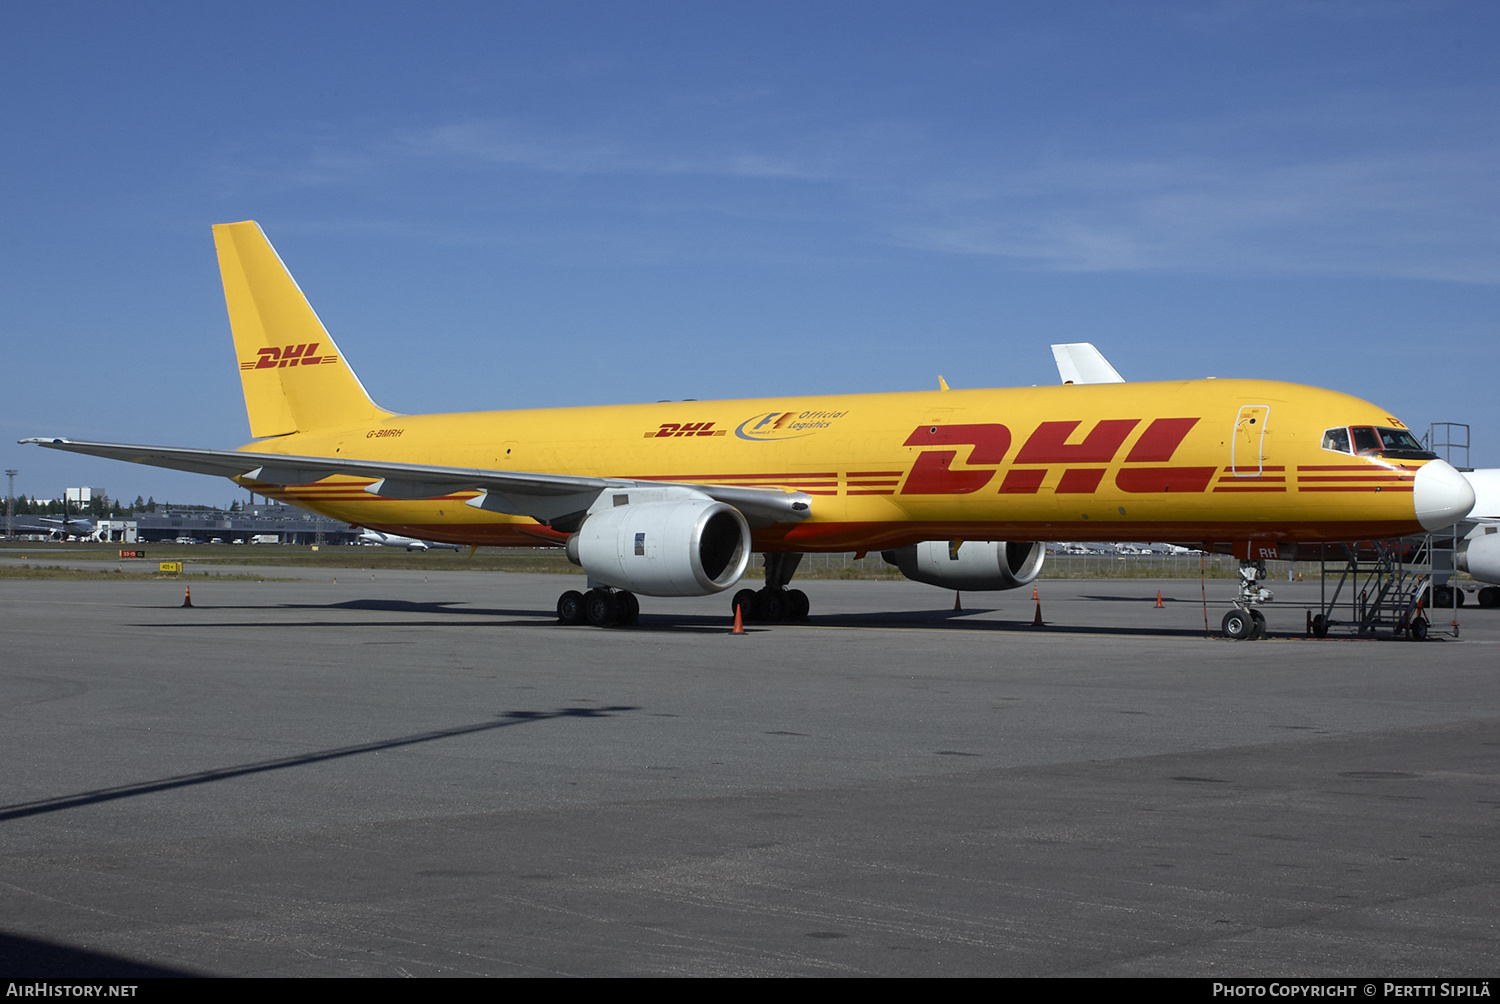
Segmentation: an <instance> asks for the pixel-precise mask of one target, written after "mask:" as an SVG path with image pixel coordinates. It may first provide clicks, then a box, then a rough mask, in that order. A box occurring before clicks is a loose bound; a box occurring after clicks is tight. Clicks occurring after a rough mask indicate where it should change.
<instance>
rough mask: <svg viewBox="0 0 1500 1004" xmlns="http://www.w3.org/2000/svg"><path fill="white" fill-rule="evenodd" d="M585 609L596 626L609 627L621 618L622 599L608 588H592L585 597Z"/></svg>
mask: <svg viewBox="0 0 1500 1004" xmlns="http://www.w3.org/2000/svg"><path fill="white" fill-rule="evenodd" d="M583 609H584V612H585V613H586V614H587V616H588V620H589V623H590V624H592V625H593V626H594V627H609V626H610V625H611V624H614V623H616V622H617V621H618V620H619V618H620V601H619V600H617V599H616V598H615V594H614V592H613V591H611V590H608V589H590V590H589V591H588V593H587V594H586V595H585V596H584V597H583Z"/></svg>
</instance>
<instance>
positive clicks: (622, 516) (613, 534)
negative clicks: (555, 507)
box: [568, 497, 750, 596]
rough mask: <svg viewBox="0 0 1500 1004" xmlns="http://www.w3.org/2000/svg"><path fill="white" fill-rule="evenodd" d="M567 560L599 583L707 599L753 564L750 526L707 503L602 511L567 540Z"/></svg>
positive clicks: (699, 500)
mask: <svg viewBox="0 0 1500 1004" xmlns="http://www.w3.org/2000/svg"><path fill="white" fill-rule="evenodd" d="M568 560H569V561H571V562H573V564H575V565H579V566H580V567H582V568H583V570H584V571H585V572H587V573H588V576H589V579H590V580H591V581H593V582H597V583H600V584H602V585H606V586H613V587H615V588H616V589H628V590H631V591H632V592H637V593H643V594H645V595H647V596H707V595H709V594H710V593H717V592H720V591H722V590H725V589H728V588H729V587H730V586H732V585H734V584H735V583H736V582H738V581H739V580H740V576H742V575H744V574H745V568H746V567H747V566H748V565H749V564H750V526H749V524H747V523H746V522H745V517H744V516H742V515H740V512H739V510H738V509H735V508H734V507H733V506H729V505H725V504H724V503H723V502H715V501H713V500H712V499H708V498H702V497H699V498H690V499H684V500H682V501H668V502H643V503H637V504H630V505H618V506H615V507H614V508H608V509H600V510H599V511H597V512H595V513H593V514H592V515H590V516H589V517H588V518H587V519H586V520H584V521H583V525H582V526H580V527H579V528H578V532H577V533H575V534H573V536H571V537H569V538H568Z"/></svg>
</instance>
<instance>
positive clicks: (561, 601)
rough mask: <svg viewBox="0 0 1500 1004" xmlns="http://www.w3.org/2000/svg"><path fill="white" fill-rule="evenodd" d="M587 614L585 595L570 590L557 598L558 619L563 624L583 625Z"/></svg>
mask: <svg viewBox="0 0 1500 1004" xmlns="http://www.w3.org/2000/svg"><path fill="white" fill-rule="evenodd" d="M586 617H587V614H585V613H584V609H583V594H582V593H580V592H579V591H578V590H576V589H569V590H568V591H567V592H565V593H563V594H562V595H561V596H559V597H558V598H557V619H558V621H559V622H561V623H563V624H582V623H583V622H584V620H585V619H586Z"/></svg>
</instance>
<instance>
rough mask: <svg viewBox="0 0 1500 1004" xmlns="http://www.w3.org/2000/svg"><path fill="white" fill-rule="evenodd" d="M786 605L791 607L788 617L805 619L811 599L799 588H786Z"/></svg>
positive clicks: (810, 606)
mask: <svg viewBox="0 0 1500 1004" xmlns="http://www.w3.org/2000/svg"><path fill="white" fill-rule="evenodd" d="M786 598H787V605H788V606H789V607H791V610H790V612H789V615H788V616H789V617H790V619H791V620H794V621H805V620H807V613H808V611H809V610H811V609H812V601H810V600H809V599H808V598H807V594H806V593H804V592H803V591H802V590H800V589H788V590H787V591H786Z"/></svg>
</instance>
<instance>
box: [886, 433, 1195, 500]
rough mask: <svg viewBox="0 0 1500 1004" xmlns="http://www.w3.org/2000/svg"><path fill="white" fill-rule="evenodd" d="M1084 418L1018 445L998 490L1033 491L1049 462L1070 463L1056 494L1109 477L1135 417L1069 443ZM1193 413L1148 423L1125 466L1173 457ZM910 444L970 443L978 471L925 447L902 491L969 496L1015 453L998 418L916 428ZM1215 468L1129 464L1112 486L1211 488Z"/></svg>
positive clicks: (951, 453)
mask: <svg viewBox="0 0 1500 1004" xmlns="http://www.w3.org/2000/svg"><path fill="white" fill-rule="evenodd" d="M1082 424H1083V423H1082V422H1043V423H1042V424H1041V425H1039V426H1037V428H1036V431H1035V432H1033V433H1032V434H1031V436H1030V438H1028V439H1027V440H1026V442H1025V443H1024V444H1023V445H1022V446H1021V449H1020V450H1019V452H1017V453H1016V458H1015V460H1013V461H1012V462H1011V469H1010V470H1009V471H1007V472H1006V474H1005V479H1004V480H1003V481H1002V482H1001V483H1000V488H999V491H1000V493H1001V494H1010V495H1034V494H1036V493H1037V492H1038V491H1039V490H1040V489H1041V487H1042V481H1043V480H1044V479H1045V478H1046V476H1047V473H1048V472H1049V471H1050V470H1051V467H1052V465H1055V464H1067V465H1068V466H1067V467H1066V468H1065V469H1064V470H1063V473H1062V477H1061V478H1060V479H1059V480H1058V483H1057V487H1056V488H1055V489H1054V491H1055V493H1056V494H1058V495H1088V494H1090V493H1092V492H1094V491H1095V490H1097V489H1098V487H1099V482H1100V481H1102V480H1103V479H1104V473H1105V469H1106V468H1105V467H1104V466H1082V465H1107V464H1109V463H1110V462H1112V461H1113V460H1114V459H1115V457H1116V456H1117V455H1118V454H1119V452H1120V448H1121V447H1122V446H1124V445H1125V441H1126V440H1127V439H1129V438H1130V434H1131V433H1132V432H1133V431H1134V430H1135V427H1136V426H1138V425H1140V424H1141V420H1140V419H1138V418H1112V419H1106V420H1104V421H1101V422H1099V423H1097V424H1096V425H1095V426H1094V427H1093V429H1091V430H1089V433H1088V435H1086V436H1084V437H1083V438H1082V439H1081V440H1078V441H1076V442H1071V443H1070V442H1069V441H1068V440H1069V439H1070V438H1072V437H1073V434H1074V432H1075V430H1077V428H1078V427H1079V426H1080V425H1082ZM1197 424H1198V419H1196V418H1158V419H1156V420H1155V421H1153V422H1152V423H1151V424H1150V425H1148V426H1147V427H1146V430H1145V431H1144V432H1142V433H1141V435H1140V437H1139V438H1138V439H1137V440H1136V442H1135V445H1134V446H1133V447H1131V450H1130V453H1129V454H1127V455H1126V457H1125V463H1127V464H1141V465H1146V464H1164V463H1166V462H1167V461H1170V460H1171V459H1172V455H1173V454H1174V453H1176V452H1177V447H1179V446H1181V445H1182V441H1183V440H1184V439H1186V438H1187V434H1188V432H1189V431H1190V430H1191V429H1192V428H1193V426H1195V425H1197ZM903 445H905V446H955V447H958V446H968V447H972V449H970V450H969V455H968V458H967V459H966V460H965V461H964V463H966V464H975V465H981V467H980V469H957V470H955V469H954V468H953V466H952V465H953V461H954V459H955V458H956V457H957V456H958V450H956V449H953V450H942V449H937V450H924V451H923V452H922V453H920V454H919V455H918V456H917V461H916V463H914V464H913V465H912V468H911V473H910V474H908V475H907V478H906V483H905V484H904V485H902V486H901V494H903V495H967V494H970V493H973V492H977V491H979V490H980V489H981V488H984V487H986V486H988V485H989V483H990V482H991V481H992V480H994V477H995V475H996V473H998V471H996V470H983V469H982V467H983V466H991V467H995V466H998V465H999V464H1001V463H1002V462H1003V461H1004V460H1005V455H1006V454H1007V453H1009V452H1010V446H1011V434H1010V430H1009V429H1007V428H1006V427H1005V426H1003V425H1000V424H998V423H987V424H982V425H930V426H918V427H917V428H916V429H914V430H912V434H911V435H910V436H907V437H906V442H905V443H904V444H903ZM1217 470H1218V468H1216V467H1160V466H1138V467H1124V468H1121V469H1120V470H1119V471H1118V472H1117V473H1116V474H1115V486H1116V487H1117V488H1119V489H1120V490H1121V491H1124V492H1133V493H1147V492H1201V491H1204V490H1205V489H1207V488H1208V485H1209V482H1211V481H1212V480H1213V477H1214V474H1215V473H1216V472H1217Z"/></svg>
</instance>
